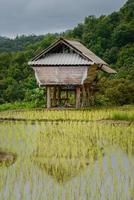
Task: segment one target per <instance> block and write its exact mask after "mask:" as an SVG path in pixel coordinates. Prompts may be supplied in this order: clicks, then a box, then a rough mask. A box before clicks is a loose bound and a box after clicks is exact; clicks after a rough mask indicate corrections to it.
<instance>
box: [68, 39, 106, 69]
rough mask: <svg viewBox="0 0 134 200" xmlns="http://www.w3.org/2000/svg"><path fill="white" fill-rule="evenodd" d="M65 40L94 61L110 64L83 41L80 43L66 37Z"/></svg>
mask: <svg viewBox="0 0 134 200" xmlns="http://www.w3.org/2000/svg"><path fill="white" fill-rule="evenodd" d="M64 40H65V41H66V42H68V43H69V44H70V45H72V46H73V47H75V48H76V49H77V50H79V51H80V52H81V53H82V54H84V55H85V56H86V57H88V58H89V59H90V60H92V61H93V62H94V63H96V64H105V65H108V64H107V63H106V62H105V61H104V60H102V59H101V58H99V57H98V56H97V55H95V54H94V53H93V52H92V51H90V50H89V49H88V48H86V47H85V46H84V45H83V44H82V43H80V42H78V41H76V40H67V39H64Z"/></svg>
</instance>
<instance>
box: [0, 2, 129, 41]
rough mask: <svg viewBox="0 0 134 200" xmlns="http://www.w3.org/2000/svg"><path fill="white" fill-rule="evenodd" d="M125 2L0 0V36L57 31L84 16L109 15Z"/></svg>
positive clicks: (79, 20) (70, 26)
mask: <svg viewBox="0 0 134 200" xmlns="http://www.w3.org/2000/svg"><path fill="white" fill-rule="evenodd" d="M125 2H126V0H0V35H2V36H10V37H13V36H16V35H22V34H45V33H48V32H60V31H64V30H66V29H69V28H72V27H74V26H75V25H77V24H78V23H79V22H82V21H83V20H84V18H85V17H86V16H88V15H96V16H100V15H102V14H110V13H111V12H113V11H117V10H119V8H120V7H121V6H122V5H123V4H124V3H125Z"/></svg>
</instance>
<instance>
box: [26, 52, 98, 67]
mask: <svg viewBox="0 0 134 200" xmlns="http://www.w3.org/2000/svg"><path fill="white" fill-rule="evenodd" d="M28 64H29V65H51V66H52V65H54V66H56V65H91V64H94V63H93V62H92V61H89V60H87V59H84V58H82V57H81V56H80V55H78V54H76V53H52V54H47V55H46V56H45V57H44V58H42V59H38V60H36V61H30V62H29V63H28Z"/></svg>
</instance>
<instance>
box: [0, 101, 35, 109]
mask: <svg viewBox="0 0 134 200" xmlns="http://www.w3.org/2000/svg"><path fill="white" fill-rule="evenodd" d="M36 107H37V106H36V105H35V103H34V102H14V103H5V104H1V105H0V111H4V110H15V109H30V108H36Z"/></svg>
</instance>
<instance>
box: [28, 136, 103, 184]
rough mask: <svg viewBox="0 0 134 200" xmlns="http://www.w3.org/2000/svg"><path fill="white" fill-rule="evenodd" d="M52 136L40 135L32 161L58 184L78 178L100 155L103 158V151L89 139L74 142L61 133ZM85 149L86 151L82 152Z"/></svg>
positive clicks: (79, 139)
mask: <svg viewBox="0 0 134 200" xmlns="http://www.w3.org/2000/svg"><path fill="white" fill-rule="evenodd" d="M52 134H53V137H52V135H51V133H50V134H41V135H40V137H39V141H38V146H37V149H36V151H35V152H34V154H33V156H32V160H33V161H34V163H35V164H36V165H37V166H38V167H39V168H41V169H42V170H44V171H45V172H46V173H47V174H49V175H50V176H52V177H53V178H54V179H55V180H56V181H57V182H64V181H67V180H69V179H71V178H73V177H75V176H77V175H78V174H79V173H80V172H81V171H82V170H83V169H84V168H85V167H86V166H87V165H91V164H93V163H94V162H95V161H96V160H97V159H98V157H99V155H101V156H103V149H102V148H100V147H98V145H97V144H92V141H90V140H89V139H87V138H84V140H83V138H81V137H79V138H77V139H75V142H74V141H71V138H70V137H71V135H70V134H68V135H66V136H65V137H64V138H63V136H62V134H61V132H60V133H54V132H53V133H52ZM84 146H85V147H84ZM83 147H84V148H85V149H84V151H83V152H82V148H83Z"/></svg>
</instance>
